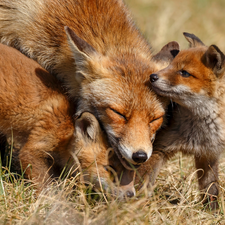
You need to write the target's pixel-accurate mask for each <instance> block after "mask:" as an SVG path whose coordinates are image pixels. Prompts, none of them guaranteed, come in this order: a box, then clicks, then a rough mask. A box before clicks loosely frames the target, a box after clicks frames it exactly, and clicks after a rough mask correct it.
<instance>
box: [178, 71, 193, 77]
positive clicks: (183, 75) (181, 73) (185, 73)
mask: <svg viewBox="0 0 225 225" xmlns="http://www.w3.org/2000/svg"><path fill="white" fill-rule="evenodd" d="M179 73H180V75H181V76H182V77H190V76H191V74H190V73H188V72H187V71H186V70H181V71H179Z"/></svg>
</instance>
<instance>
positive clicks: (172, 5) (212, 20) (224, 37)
mask: <svg viewBox="0 0 225 225" xmlns="http://www.w3.org/2000/svg"><path fill="white" fill-rule="evenodd" d="M124 1H125V3H126V4H127V6H128V8H129V9H130V11H131V13H132V15H133V18H134V19H135V21H136V24H137V26H138V27H139V29H140V30H141V32H142V33H143V34H144V36H145V37H146V38H147V40H148V41H149V42H150V44H151V46H152V47H153V50H154V52H157V51H159V50H160V49H161V47H163V45H165V44H167V43H168V42H169V41H177V42H178V43H179V44H180V46H181V49H184V48H188V42H187V41H186V39H185V38H184V37H183V34H182V33H183V32H188V33H193V34H195V35H196V36H198V37H199V38H200V39H201V40H202V42H203V43H205V45H211V44H216V45H217V46H218V47H219V48H220V49H221V50H222V51H223V52H225V0H215V1H212V0H185V1H184V0H124Z"/></svg>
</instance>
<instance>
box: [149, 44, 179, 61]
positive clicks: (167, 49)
mask: <svg viewBox="0 0 225 225" xmlns="http://www.w3.org/2000/svg"><path fill="white" fill-rule="evenodd" d="M179 52H180V46H179V44H178V43H177V42H176V41H171V42H169V43H168V44H166V45H165V46H163V48H162V49H161V50H160V51H159V52H158V53H157V54H156V55H154V56H153V57H152V59H153V60H154V61H156V62H160V61H163V62H168V63H170V62H171V61H172V60H173V59H174V58H175V57H176V55H177V54H178V53H179Z"/></svg>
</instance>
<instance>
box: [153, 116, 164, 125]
mask: <svg viewBox="0 0 225 225" xmlns="http://www.w3.org/2000/svg"><path fill="white" fill-rule="evenodd" d="M161 118H162V116H161V117H158V118H156V119H153V120H152V121H151V122H150V123H153V122H155V121H156V120H159V119H161Z"/></svg>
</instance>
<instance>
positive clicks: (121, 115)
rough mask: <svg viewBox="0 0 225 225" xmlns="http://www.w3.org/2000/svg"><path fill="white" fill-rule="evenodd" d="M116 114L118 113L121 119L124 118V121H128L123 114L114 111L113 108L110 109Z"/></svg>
mask: <svg viewBox="0 0 225 225" xmlns="http://www.w3.org/2000/svg"><path fill="white" fill-rule="evenodd" d="M110 109H111V110H112V111H113V112H114V113H116V114H117V115H119V116H120V117H122V118H123V119H124V120H126V121H127V118H126V116H124V115H123V114H122V113H120V112H118V111H116V110H115V109H112V108H110Z"/></svg>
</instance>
